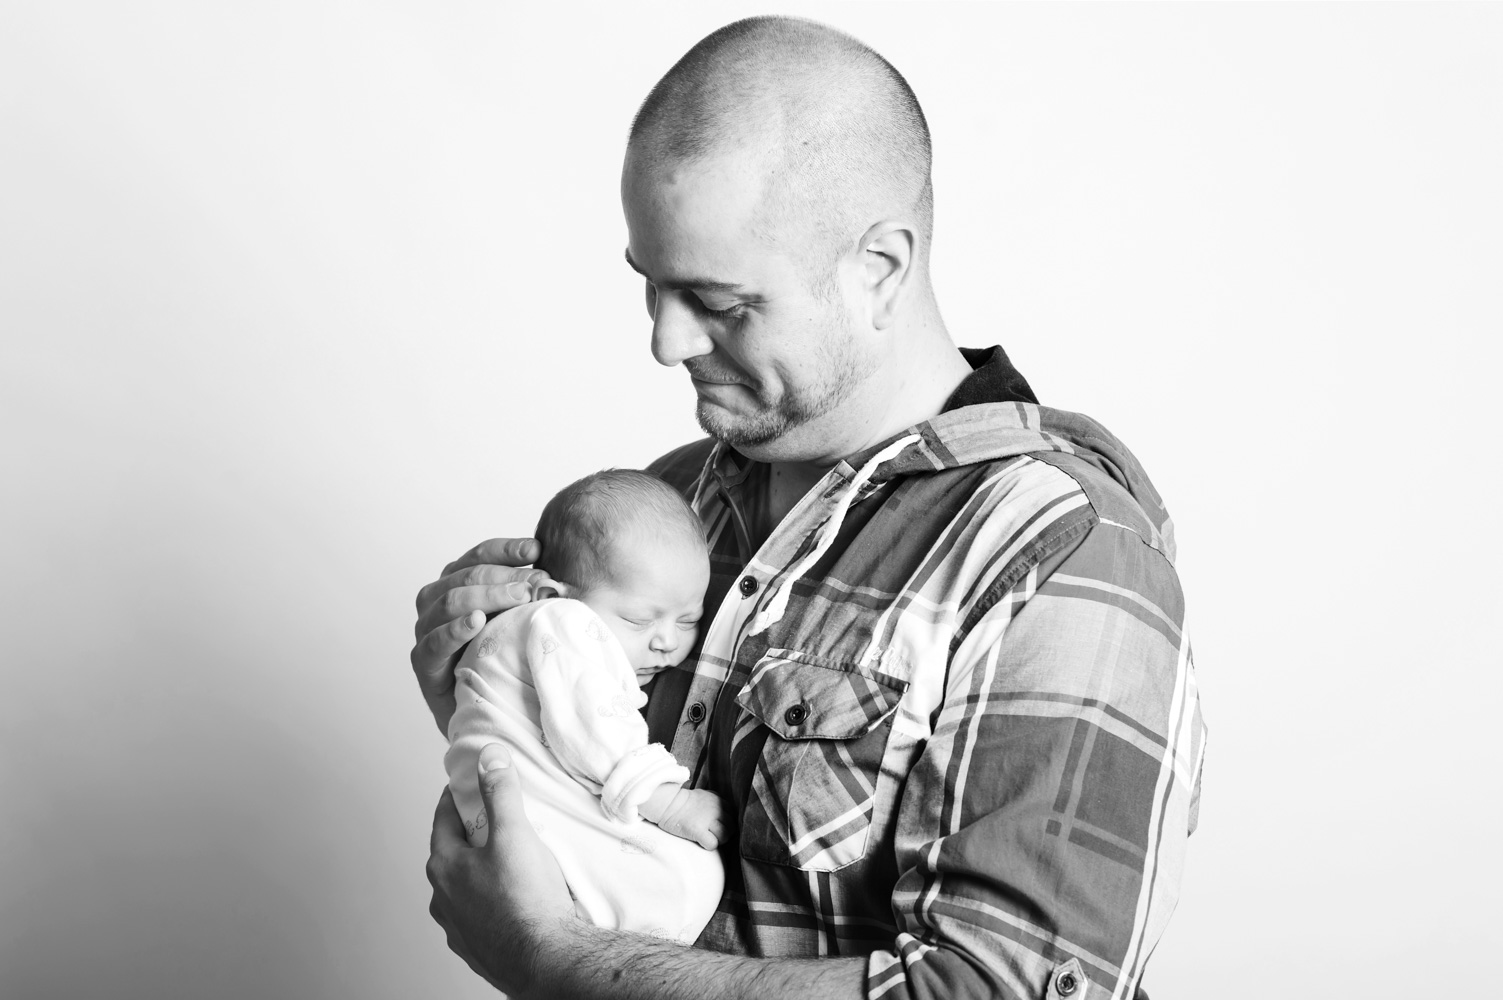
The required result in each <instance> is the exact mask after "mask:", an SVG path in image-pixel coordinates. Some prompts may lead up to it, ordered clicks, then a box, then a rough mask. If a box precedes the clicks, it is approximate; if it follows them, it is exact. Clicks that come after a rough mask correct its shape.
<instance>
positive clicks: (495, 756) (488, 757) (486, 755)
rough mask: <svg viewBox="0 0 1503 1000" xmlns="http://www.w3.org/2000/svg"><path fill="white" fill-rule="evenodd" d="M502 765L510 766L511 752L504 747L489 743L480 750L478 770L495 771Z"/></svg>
mask: <svg viewBox="0 0 1503 1000" xmlns="http://www.w3.org/2000/svg"><path fill="white" fill-rule="evenodd" d="M503 767H511V754H509V753H507V752H506V748H505V747H503V746H499V745H497V744H491V745H490V746H488V747H486V748H485V749H484V750H482V751H480V770H482V771H496V770H499V769H500V768H503Z"/></svg>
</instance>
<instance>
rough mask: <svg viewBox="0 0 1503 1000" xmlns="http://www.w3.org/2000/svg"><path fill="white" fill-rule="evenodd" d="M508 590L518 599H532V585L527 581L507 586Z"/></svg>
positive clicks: (513, 597) (514, 598)
mask: <svg viewBox="0 0 1503 1000" xmlns="http://www.w3.org/2000/svg"><path fill="white" fill-rule="evenodd" d="M506 592H507V593H508V594H510V595H511V596H512V599H513V600H516V601H530V600H532V586H531V585H530V584H526V583H512V584H508V585H507V587H506Z"/></svg>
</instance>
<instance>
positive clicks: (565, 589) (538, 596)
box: [532, 578, 573, 601]
mask: <svg viewBox="0 0 1503 1000" xmlns="http://www.w3.org/2000/svg"><path fill="white" fill-rule="evenodd" d="M572 591H573V588H572V587H570V586H569V585H568V584H567V583H559V582H558V581H557V580H550V579H547V578H544V579H543V580H541V581H539V582H538V583H534V584H533V585H532V599H533V600H534V601H542V600H546V599H547V598H550V597H568V596H569V594H570V593H571V592H572Z"/></svg>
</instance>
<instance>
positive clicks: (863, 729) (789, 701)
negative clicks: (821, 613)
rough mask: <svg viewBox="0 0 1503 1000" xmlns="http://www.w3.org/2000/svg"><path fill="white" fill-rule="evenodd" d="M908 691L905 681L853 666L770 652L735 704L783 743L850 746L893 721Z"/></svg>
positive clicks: (757, 666)
mask: <svg viewBox="0 0 1503 1000" xmlns="http://www.w3.org/2000/svg"><path fill="white" fill-rule="evenodd" d="M907 688H908V684H907V682H906V681H900V680H897V679H896V678H892V677H888V676H887V675H885V674H879V673H875V672H872V671H869V670H860V669H857V668H856V667H855V666H853V665H851V664H843V663H830V662H826V661H823V660H816V659H815V658H814V657H811V656H809V655H808V654H802V653H798V652H795V651H793V650H788V649H769V650H768V651H767V655H766V656H764V657H762V659H760V660H758V661H757V664H756V666H754V667H753V668H752V672H751V676H750V677H749V678H748V679H747V682H746V686H745V687H743V688H742V689H741V693H740V694H739V695H737V696H736V704H738V705H740V706H741V707H742V708H744V709H745V710H746V711H748V712H750V713H751V714H752V715H754V716H756V717H757V718H758V719H760V720H761V721H762V723H763V724H764V725H766V726H767V727H768V728H769V729H771V730H772V731H773V732H774V733H777V734H778V735H779V736H780V737H782V738H783V739H785V740H848V739H853V738H855V737H857V736H861V735H862V734H864V733H867V732H870V731H871V730H872V728H873V727H874V726H876V725H877V724H878V723H879V722H881V721H882V720H883V719H885V718H887V717H888V716H889V715H891V714H892V712H893V710H894V709H895V708H897V707H898V701H899V700H900V699H901V698H902V697H903V692H904V691H905V690H906V689H907Z"/></svg>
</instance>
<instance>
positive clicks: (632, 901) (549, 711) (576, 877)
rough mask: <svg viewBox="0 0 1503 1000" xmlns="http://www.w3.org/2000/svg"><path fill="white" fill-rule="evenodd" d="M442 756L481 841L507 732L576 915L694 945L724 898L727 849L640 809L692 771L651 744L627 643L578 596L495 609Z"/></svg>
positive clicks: (469, 665)
mask: <svg viewBox="0 0 1503 1000" xmlns="http://www.w3.org/2000/svg"><path fill="white" fill-rule="evenodd" d="M454 677H455V690H454V696H455V702H456V708H455V711H454V718H453V719H452V720H450V722H449V752H448V754H447V755H446V756H445V757H444V766H445V767H446V768H447V770H448V772H449V787H450V788H451V789H452V790H453V792H454V804H455V805H456V806H457V807H458V809H459V815H460V818H461V819H462V820H463V821H464V825H465V834H466V836H467V837H468V838H469V841H470V843H471V844H472V845H476V846H478V845H480V844H484V843H485V841H486V834H487V831H486V828H485V822H486V820H485V806H484V805H483V803H482V802H481V799H480V783H479V779H478V777H477V775H476V768H477V765H478V762H479V759H480V751H481V749H482V748H484V747H485V746H487V745H488V744H491V743H498V742H499V743H504V744H505V745H506V746H507V748H508V749H510V750H511V755H512V760H513V761H515V763H514V765H513V766H514V767H516V768H517V774H518V775H519V776H520V777H521V779H522V789H523V793H524V795H525V796H526V798H525V802H526V808H527V816H528V818H529V819H530V820H531V821H532V825H533V827H535V828H536V829H537V831H538V833H539V834H540V835H541V836H542V838H543V840H544V842H545V843H547V845H548V847H549V849H551V850H552V851H553V855H554V857H556V858H557V859H558V865H559V868H560V869H561V870H562V871H563V874H564V879H565V880H566V881H567V882H568V883H569V890H570V892H572V893H573V895H574V899H575V908H576V910H577V911H578V912H579V914H580V915H581V916H582V917H584V918H585V919H587V920H589V921H590V922H591V923H594V924H595V925H597V926H599V927H609V928H613V929H619V930H629V931H638V932H642V933H646V934H653V935H655V936H658V937H667V938H672V939H674V940H678V941H682V942H683V943H685V944H692V943H693V941H694V940H695V938H697V937H698V936H699V932H700V931H701V930H703V929H704V925H705V924H706V923H708V922H709V919H710V916H711V915H712V914H713V913H714V912H715V907H716V905H717V904H718V903H719V902H720V893H721V889H722V888H723V887H724V884H725V872H724V870H723V869H722V867H721V864H720V857H719V855H718V854H716V852H714V851H707V850H705V849H704V848H702V847H700V846H699V845H698V844H695V843H694V842H692V841H688V840H684V839H682V838H679V837H675V836H673V835H672V834H670V833H665V832H663V831H662V830H660V829H658V827H657V826H656V825H654V824H652V823H649V822H646V821H645V820H642V819H639V818H638V816H637V806H638V805H639V804H640V803H641V802H642V800H644V799H645V798H647V796H648V795H650V794H651V793H652V791H653V790H654V789H655V788H657V787H658V785H660V784H662V783H663V782H665V781H686V780H687V779H688V777H689V775H688V771H687V770H686V769H685V768H683V767H682V766H680V765H679V764H678V763H677V762H676V761H674V759H673V755H672V754H670V753H669V752H668V751H667V750H666V749H664V748H663V746H662V745H661V744H657V743H652V744H649V743H648V742H647V724H646V722H644V721H643V719H642V716H641V714H640V713H639V712H638V709H639V708H640V707H641V706H642V705H643V704H645V703H646V701H647V698H646V696H645V695H644V694H642V691H641V689H640V688H639V687H638V686H637V680H636V676H635V675H634V674H633V672H632V668H631V665H630V663H628V661H627V659H626V652H625V650H623V649H622V648H621V644H620V643H619V642H617V641H616V637H615V636H613V635H612V634H611V632H610V629H608V628H607V627H606V625H605V623H604V622H602V621H601V620H600V619H599V617H597V616H596V614H595V613H594V612H593V611H591V610H590V609H589V608H588V607H586V606H585V605H584V604H581V603H580V602H579V601H574V600H566V599H554V600H546V601H536V602H533V603H531V604H524V605H522V606H521V607H517V608H513V609H512V610H510V611H507V612H504V613H503V614H500V615H497V616H496V617H495V618H493V619H491V621H490V622H489V623H488V624H487V625H486V626H485V628H484V629H482V630H481V632H480V634H479V635H478V636H476V637H475V638H474V640H472V641H471V642H470V645H469V648H468V649H466V650H465V653H464V656H463V657H462V658H461V659H460V661H459V665H458V667H456V668H455V671H454Z"/></svg>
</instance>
